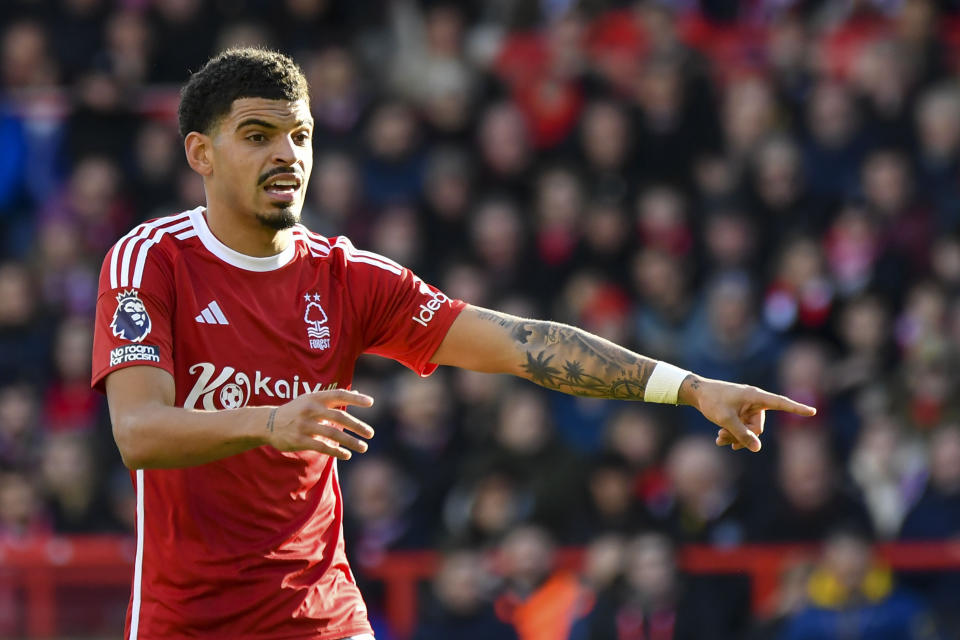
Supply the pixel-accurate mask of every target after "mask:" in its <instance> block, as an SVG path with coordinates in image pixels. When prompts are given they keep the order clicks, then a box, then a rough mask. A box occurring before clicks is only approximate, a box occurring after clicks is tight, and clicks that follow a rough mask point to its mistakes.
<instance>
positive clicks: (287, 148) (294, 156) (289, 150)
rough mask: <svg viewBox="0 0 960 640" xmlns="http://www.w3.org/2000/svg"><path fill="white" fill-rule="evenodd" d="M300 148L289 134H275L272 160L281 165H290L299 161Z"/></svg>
mask: <svg viewBox="0 0 960 640" xmlns="http://www.w3.org/2000/svg"><path fill="white" fill-rule="evenodd" d="M300 151H301V148H300V147H299V146H298V145H297V144H296V143H294V141H293V138H291V137H290V136H277V137H276V145H275V146H274V150H273V161H274V162H275V163H276V164H278V165H281V166H291V165H293V164H294V163H297V162H299V161H300Z"/></svg>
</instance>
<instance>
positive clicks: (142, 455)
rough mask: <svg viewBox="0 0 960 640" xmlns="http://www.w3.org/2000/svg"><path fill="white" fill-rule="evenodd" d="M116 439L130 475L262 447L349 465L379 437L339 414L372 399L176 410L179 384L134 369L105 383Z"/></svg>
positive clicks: (322, 396) (324, 397) (156, 372)
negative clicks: (368, 440)
mask: <svg viewBox="0 0 960 640" xmlns="http://www.w3.org/2000/svg"><path fill="white" fill-rule="evenodd" d="M106 388H107V401H108V404H109V405H110V420H111V422H112V423H113V437H114V440H116V443H117V448H118V449H119V450H120V455H121V457H122V458H123V463H124V464H125V465H126V466H127V467H129V468H131V469H149V468H173V467H190V466H194V465H199V464H204V463H207V462H213V461H214V460H220V459H221V458H226V457H228V456H232V455H236V454H238V453H243V452H244V451H247V450H249V449H253V448H255V447H259V446H261V445H270V446H272V447H274V448H276V449H278V450H280V451H304V450H310V451H319V452H320V453H323V454H326V455H330V456H334V457H336V458H340V459H341V460H347V459H349V458H350V456H351V455H352V454H351V451H357V452H360V453H363V452H364V451H366V450H367V443H366V442H364V441H362V440H359V439H357V438H355V437H353V436H351V435H349V434H347V433H345V431H346V430H349V431H352V432H354V433H356V434H358V435H360V436H362V437H364V438H370V437H373V429H372V428H371V427H370V426H369V425H367V424H365V423H364V422H362V421H361V420H358V419H357V418H355V417H353V416H351V415H350V414H348V413H347V412H346V411H344V410H342V409H341V408H340V407H343V406H345V405H358V406H370V405H371V404H372V403H373V399H372V398H370V397H369V396H365V395H363V394H360V393H357V392H355V391H347V390H345V389H334V390H329V391H317V392H315V393H310V394H304V395H302V396H300V397H298V398H296V399H294V400H291V401H290V402H288V403H287V404H285V405H283V406H280V407H242V408H240V409H228V410H223V411H199V410H194V409H184V408H182V407H176V406H174V402H175V400H176V392H175V386H174V381H173V377H172V376H171V375H170V374H169V373H168V372H167V371H164V370H163V369H159V368H157V367H148V366H139V367H127V368H125V369H120V370H118V371H114V372H113V373H111V374H110V375H109V376H107V379H106Z"/></svg>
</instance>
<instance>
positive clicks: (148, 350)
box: [93, 208, 464, 640]
mask: <svg viewBox="0 0 960 640" xmlns="http://www.w3.org/2000/svg"><path fill="white" fill-rule="evenodd" d="M293 237H294V242H291V244H290V246H289V247H288V248H287V249H286V250H284V251H283V252H282V253H280V254H278V255H276V256H271V257H267V258H256V257H251V256H246V255H243V254H240V253H237V252H236V251H234V250H232V249H230V248H229V247H227V246H226V245H224V244H223V243H221V242H220V241H219V240H217V238H216V237H215V236H214V235H213V233H211V231H210V229H209V227H208V226H207V223H206V218H205V215H204V209H203V208H197V209H194V210H192V211H187V212H184V213H181V214H179V215H175V216H170V217H166V218H160V219H157V220H153V221H150V222H147V223H144V224H142V225H140V226H138V227H136V228H134V229H133V230H132V231H131V232H130V233H129V234H127V235H126V236H124V237H123V238H121V239H120V241H119V242H117V244H115V245H114V247H113V248H112V249H111V251H110V253H109V254H108V255H107V257H106V259H105V260H104V263H103V269H102V272H101V275H100V292H99V296H98V299H97V319H96V330H95V336H94V346H93V352H94V353H93V385H94V387H96V388H98V389H101V390H102V389H103V386H104V378H105V377H106V376H107V375H108V374H109V373H110V372H111V371H116V370H117V369H120V368H122V367H126V366H131V365H150V366H155V367H160V368H162V369H165V370H166V371H169V372H170V373H171V374H172V375H173V378H174V381H175V383H176V391H177V394H176V404H177V406H182V407H185V408H188V409H199V410H208V411H216V410H219V409H228V408H236V407H243V406H247V405H249V406H255V405H280V404H284V403H285V402H287V401H289V400H290V399H292V398H295V397H297V396H299V395H301V394H304V393H307V392H311V391H317V390H321V389H331V388H349V387H350V382H351V378H352V376H353V370H354V363H355V361H356V359H357V357H358V356H359V355H360V354H361V353H365V352H366V353H376V354H380V355H383V356H386V357H389V358H393V359H395V360H398V361H400V362H402V363H403V364H404V365H406V366H407V367H409V368H411V369H413V370H414V371H416V372H418V373H419V374H420V375H429V374H430V373H431V372H432V371H433V370H434V369H435V368H436V365H432V364H430V362H429V360H430V358H431V357H432V356H433V354H434V352H435V351H436V349H437V347H438V346H439V345H440V342H441V341H442V340H443V338H444V336H445V335H446V333H447V330H448V329H449V327H450V325H451V323H452V322H453V320H454V318H456V316H457V314H458V313H459V312H460V310H461V309H462V308H463V306H464V303H462V302H460V301H458V300H451V299H450V298H448V297H447V296H445V295H444V294H443V293H441V292H440V291H438V290H437V289H435V288H433V287H431V286H429V285H427V284H425V283H424V282H423V281H422V280H420V279H419V278H417V277H416V276H415V275H414V274H413V273H411V272H410V271H409V270H408V269H405V268H403V267H401V266H400V265H398V264H396V263H395V262H393V261H391V260H389V259H387V258H385V257H383V256H380V255H377V254H375V253H370V252H366V251H359V250H357V249H355V248H354V247H353V246H352V245H351V244H350V241H349V240H347V239H346V238H343V237H339V238H330V239H327V238H324V237H323V236H320V235H317V234H314V233H312V232H310V231H308V230H307V229H306V228H304V227H302V226H299V225H298V226H297V227H295V228H294V230H293ZM131 476H132V478H133V482H134V485H135V488H136V494H137V555H136V564H135V567H134V577H133V588H132V593H131V597H130V604H129V607H128V611H127V622H126V631H127V637H128V638H130V640H135V639H137V638H141V639H148V640H160V639H167V638H174V637H185V636H191V637H210V638H213V637H216V638H253V637H256V638H277V639H281V638H282V639H288V638H289V639H291V640H292V639H294V638H296V639H297V640H301V639H308V638H309V639H311V640H312V639H317V640H335V639H337V640H339V639H340V638H345V637H348V636H352V635H355V634H363V633H370V625H369V623H368V622H367V615H366V609H365V607H364V604H363V600H362V598H361V596H360V592H359V590H358V589H357V586H356V583H355V581H354V578H353V575H352V574H351V572H350V568H349V566H348V565H347V559H346V556H345V555H344V544H343V530H342V522H343V506H342V499H341V495H340V486H339V482H338V479H337V465H336V460H335V459H333V458H330V457H329V456H325V455H322V454H320V453H317V452H314V451H306V452H298V453H282V452H280V451H277V450H276V449H273V448H272V447H267V446H264V447H258V448H256V449H252V450H250V451H247V452H244V453H241V454H238V455H235V456H231V457H228V458H224V459H222V460H218V461H215V462H211V463H208V464H204V465H199V466H195V467H187V468H182V469H147V470H143V469H140V470H137V471H135V472H132V473H131Z"/></svg>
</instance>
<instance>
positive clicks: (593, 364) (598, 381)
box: [431, 306, 694, 400]
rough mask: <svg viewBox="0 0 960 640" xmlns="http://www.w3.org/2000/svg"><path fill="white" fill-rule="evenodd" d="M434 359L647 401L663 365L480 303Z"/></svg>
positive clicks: (572, 390) (574, 390) (579, 391)
mask: <svg viewBox="0 0 960 640" xmlns="http://www.w3.org/2000/svg"><path fill="white" fill-rule="evenodd" d="M431 362H433V363H435V364H444V365H452V366H456V367H462V368H465V369H472V370H474V371H483V372H486V373H510V374H513V375H516V376H520V377H522V378H526V379H527V380H530V381H532V382H535V383H537V384H539V385H540V386H543V387H546V388H548V389H554V390H556V391H562V392H564V393H569V394H572V395H577V396H588V397H593V398H614V399H618V400H643V396H644V393H645V391H646V388H647V382H649V380H650V375H651V374H652V373H653V369H654V367H656V365H657V361H656V360H653V359H651V358H647V357H645V356H642V355H639V354H636V353H634V352H632V351H630V350H629V349H625V348H623V347H621V346H618V345H616V344H614V343H612V342H610V341H609V340H605V339H603V338H601V337H599V336H595V335H593V334H591V333H588V332H586V331H584V330H583V329H578V328H576V327H571V326H569V325H565V324H561V323H558V322H550V321H547V320H526V319H523V318H518V317H516V316H512V315H509V314H506V313H500V312H499V311H491V310H489V309H482V308H479V307H474V306H468V307H467V308H465V309H464V310H463V312H461V313H460V315H459V316H458V317H457V319H456V320H455V321H454V323H453V325H452V326H451V327H450V330H449V332H448V333H447V335H446V337H445V338H444V340H443V342H442V343H441V344H440V347H439V348H438V349H437V352H436V353H435V354H434V356H433V358H432V360H431ZM693 379H694V376H690V380H689V381H685V382H684V387H686V386H689V384H690V383H692V382H693Z"/></svg>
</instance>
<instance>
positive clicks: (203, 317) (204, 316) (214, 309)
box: [194, 300, 230, 324]
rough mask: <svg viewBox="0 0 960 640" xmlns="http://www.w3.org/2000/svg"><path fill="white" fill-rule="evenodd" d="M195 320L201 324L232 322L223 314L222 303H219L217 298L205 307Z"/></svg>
mask: <svg viewBox="0 0 960 640" xmlns="http://www.w3.org/2000/svg"><path fill="white" fill-rule="evenodd" d="M194 320H196V321H197V322H199V323H200V324H230V323H229V322H228V321H227V316H225V315H223V311H221V310H220V305H218V304H217V301H216V300H214V301H213V302H211V303H210V304H208V305H207V306H206V307H204V308H203V311H201V312H200V315H198V316H197V317H196V318H194Z"/></svg>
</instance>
